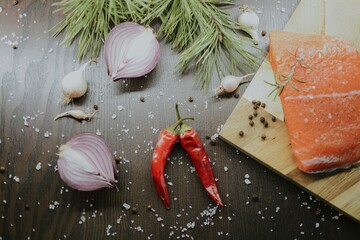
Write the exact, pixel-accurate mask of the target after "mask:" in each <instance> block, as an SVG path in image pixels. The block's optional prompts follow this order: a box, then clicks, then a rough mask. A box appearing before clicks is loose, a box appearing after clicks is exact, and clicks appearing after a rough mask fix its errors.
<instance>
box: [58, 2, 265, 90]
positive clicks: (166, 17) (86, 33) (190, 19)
mask: <svg viewBox="0 0 360 240" xmlns="http://www.w3.org/2000/svg"><path fill="white" fill-rule="evenodd" d="M225 5H232V2H231V1H230V0H225V1H220V0H91V1H83V0H62V1H61V2H58V3H55V4H54V6H56V7H58V9H57V10H56V12H58V11H62V12H63V14H64V15H65V18H64V19H63V20H62V21H61V22H59V23H58V24H57V25H55V26H54V28H53V29H55V33H54V36H57V35H59V34H60V33H61V32H63V31H64V32H65V38H64V40H63V42H62V43H63V44H67V45H70V44H71V43H72V42H73V41H74V39H75V38H76V37H79V47H78V52H77V57H78V59H80V60H82V59H83V58H85V57H86V56H87V55H88V54H89V55H90V57H91V58H96V57H97V56H98V54H99V51H100V49H101V46H102V44H103V43H104V41H105V37H106V36H107V34H108V33H109V31H110V30H111V28H112V27H113V26H114V25H117V24H119V23H120V22H123V21H134V22H138V23H141V24H145V25H146V24H150V23H152V22H153V21H154V20H159V21H160V28H159V31H158V35H159V36H160V38H161V39H165V40H166V41H168V42H171V43H172V47H173V48H174V49H176V50H177V51H179V52H180V56H179V62H178V65H177V70H178V71H179V72H181V73H184V72H186V71H188V70H190V71H191V70H195V79H196V87H198V88H201V89H203V90H208V88H209V84H210V82H211V79H212V77H213V74H214V69H216V70H217V73H218V75H219V77H220V78H221V75H227V74H232V75H239V74H241V72H243V73H247V72H250V71H254V70H255V69H256V68H257V67H258V65H259V61H258V60H259V59H260V54H259V53H258V52H257V49H256V47H254V46H253V43H252V41H251V39H250V38H247V37H243V36H241V35H239V34H238V32H237V31H238V26H237V24H236V22H235V21H234V20H232V19H231V17H230V16H229V14H228V13H227V12H226V11H225V10H223V9H222V8H221V7H222V6H225ZM256 52H257V53H256Z"/></svg>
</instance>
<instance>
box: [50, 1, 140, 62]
mask: <svg viewBox="0 0 360 240" xmlns="http://www.w3.org/2000/svg"><path fill="white" fill-rule="evenodd" d="M142 2H143V1H141V0H91V1H83V0H62V1H60V2H56V3H53V6H54V7H57V9H56V10H55V11H54V13H57V12H62V13H63V14H64V15H65V17H64V18H63V19H62V20H61V21H60V22H58V23H57V24H56V25H55V26H53V27H52V28H51V29H50V31H53V32H54V34H53V37H57V36H58V35H60V34H61V33H62V32H64V34H65V36H64V39H63V40H62V42H61V44H64V45H71V44H72V43H73V42H74V40H75V39H76V38H77V37H78V50H77V54H76V57H77V58H78V59H79V60H82V59H84V58H85V57H86V56H88V55H90V58H97V57H98V55H99V52H100V49H101V47H102V45H103V43H104V41H105V37H106V36H107V35H108V33H109V32H110V30H111V28H112V27H113V26H115V25H117V24H119V23H120V22H122V21H125V20H131V21H139V20H140V19H142V16H143V14H144V13H143V12H141V4H142Z"/></svg>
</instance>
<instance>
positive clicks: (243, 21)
mask: <svg viewBox="0 0 360 240" xmlns="http://www.w3.org/2000/svg"><path fill="white" fill-rule="evenodd" d="M259 23H260V19H259V16H258V15H257V14H256V13H255V12H254V11H252V10H251V9H250V8H249V7H248V6H246V5H244V6H241V7H240V15H239V17H238V24H239V27H240V29H241V30H242V31H244V32H246V33H248V34H249V35H250V36H251V38H252V39H253V41H254V43H255V44H259V35H258V32H257V31H258V27H259Z"/></svg>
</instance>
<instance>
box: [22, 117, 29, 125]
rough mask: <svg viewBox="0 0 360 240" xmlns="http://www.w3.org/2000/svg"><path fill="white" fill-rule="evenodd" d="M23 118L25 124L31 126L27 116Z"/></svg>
mask: <svg viewBox="0 0 360 240" xmlns="http://www.w3.org/2000/svg"><path fill="white" fill-rule="evenodd" d="M23 119H24V126H25V127H28V126H29V123H28V121H27V119H28V118H27V117H23Z"/></svg>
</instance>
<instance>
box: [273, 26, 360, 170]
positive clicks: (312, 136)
mask: <svg viewBox="0 0 360 240" xmlns="http://www.w3.org/2000/svg"><path fill="white" fill-rule="evenodd" d="M269 58H270V62H271V66H272V69H273V72H274V75H275V79H276V81H277V82H278V83H279V84H283V85H282V86H284V87H283V91H282V92H281V94H280V99H281V103H282V107H283V110H284V116H285V123H286V125H287V128H288V131H289V135H290V140H291V147H292V150H293V153H294V156H295V158H296V161H297V164H298V167H299V169H300V170H302V171H304V172H307V173H317V172H327V171H332V170H335V169H339V168H348V167H350V166H352V165H353V164H355V163H357V162H359V161H360V54H359V51H358V50H357V49H356V48H355V46H354V45H353V44H352V43H351V42H349V41H348V40H346V39H344V38H340V37H332V36H326V35H311V34H300V33H291V32H285V31H273V32H271V33H270V52H269ZM278 89H281V86H279V88H278Z"/></svg>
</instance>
